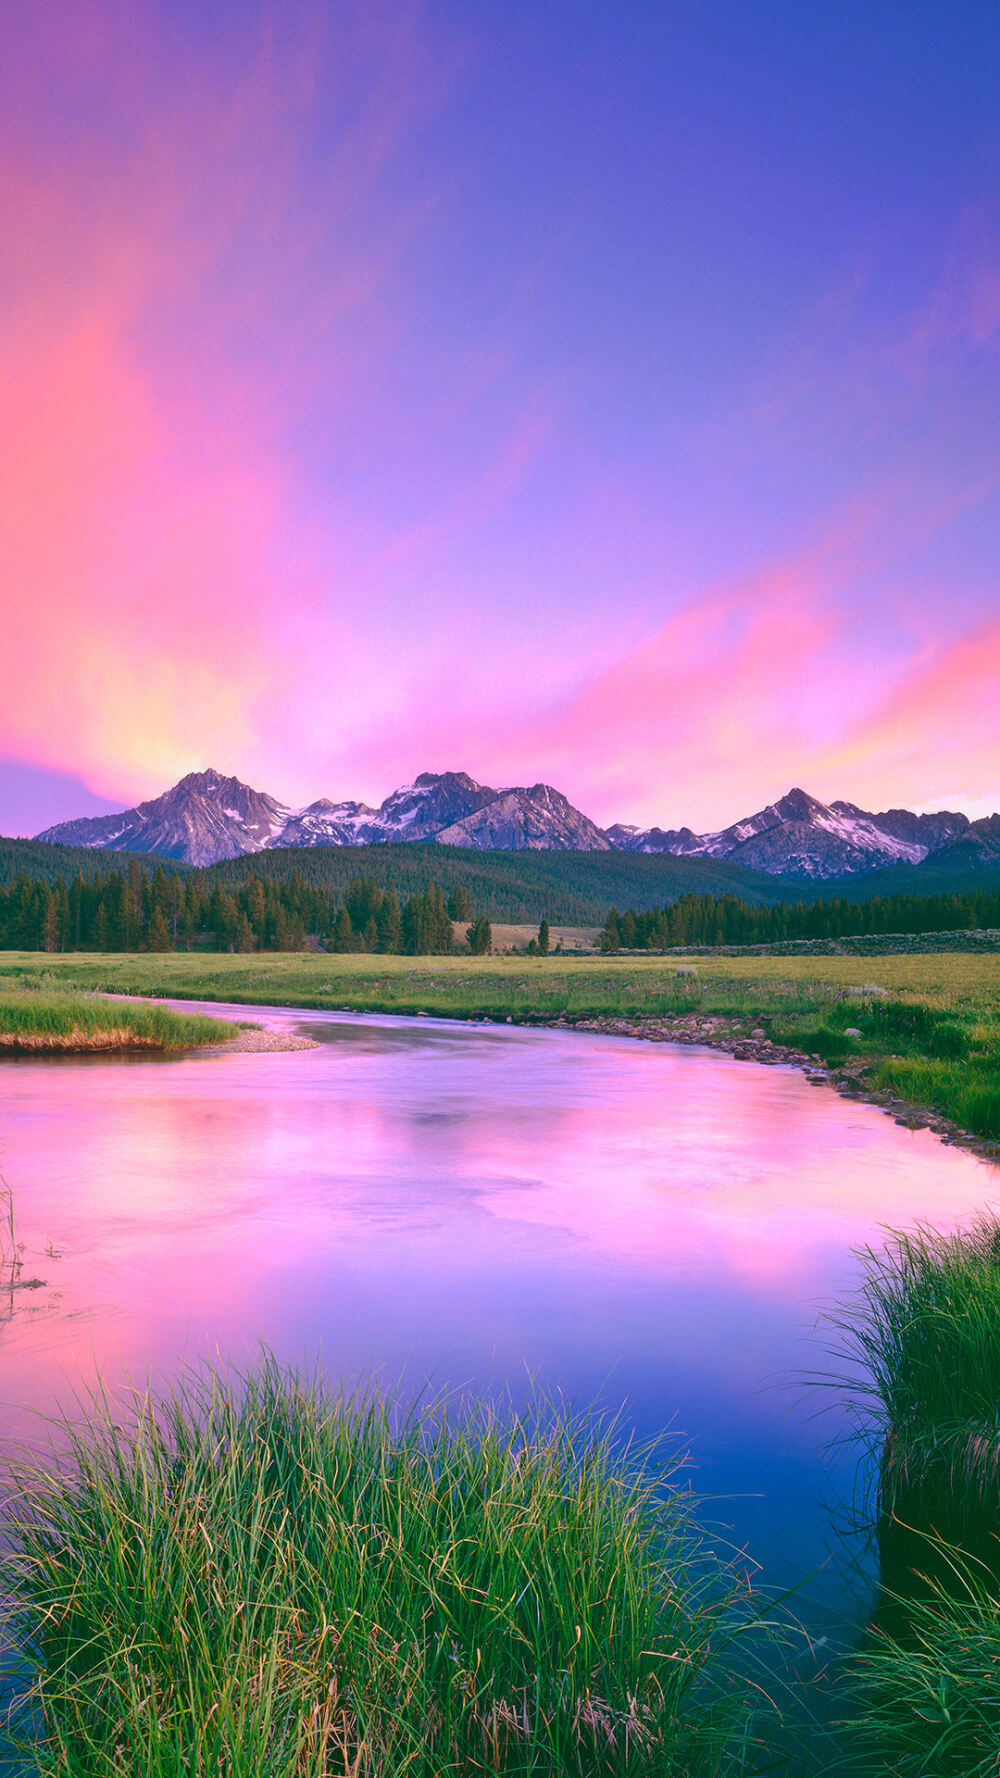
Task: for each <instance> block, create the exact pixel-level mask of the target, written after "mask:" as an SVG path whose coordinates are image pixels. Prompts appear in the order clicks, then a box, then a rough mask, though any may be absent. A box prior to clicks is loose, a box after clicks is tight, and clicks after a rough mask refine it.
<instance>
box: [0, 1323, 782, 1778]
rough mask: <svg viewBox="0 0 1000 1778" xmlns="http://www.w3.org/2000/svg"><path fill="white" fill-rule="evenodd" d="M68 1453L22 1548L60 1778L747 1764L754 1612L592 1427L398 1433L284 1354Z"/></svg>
mask: <svg viewBox="0 0 1000 1778" xmlns="http://www.w3.org/2000/svg"><path fill="white" fill-rule="evenodd" d="M66 1433H67V1439H68V1448H69V1456H68V1458H67V1460H66V1461H65V1462H64V1463H62V1464H60V1465H59V1466H53V1467H52V1468H51V1469H50V1471H49V1472H47V1473H40V1472H38V1471H37V1470H22V1471H21V1472H20V1473H19V1475H18V1477H17V1490H16V1501H17V1504H16V1505H15V1506H14V1507H13V1508H11V1509H10V1512H9V1515H8V1524H7V1526H6V1528H5V1530H6V1535H7V1537H8V1539H9V1540H10V1543H11V1550H12V1553H11V1555H10V1556H9V1558H8V1559H7V1561H6V1564H5V1573H4V1576H3V1584H4V1589H5V1591H7V1592H8V1593H9V1595H10V1597H11V1599H12V1601H13V1604H12V1608H11V1616H10V1623H9V1628H8V1635H9V1638H10V1642H11V1646H13V1647H16V1648H17V1649H19V1650H21V1651H24V1652H26V1653H27V1654H28V1656H29V1657H30V1658H31V1659H32V1660H33V1661H34V1662H35V1664H36V1666H37V1681H36V1686H35V1693H34V1698H35V1703H36V1706H37V1707H39V1708H40V1711H41V1716H42V1719H43V1721H44V1738H43V1740H42V1743H41V1746H40V1749H39V1750H38V1755H37V1756H38V1759H39V1769H40V1771H41V1772H43V1773H47V1774H55V1773H60V1774H62V1773H73V1774H84V1773H86V1774H87V1778H104V1775H108V1778H110V1775H111V1774H114V1775H115V1778H126V1774H127V1775H128V1778H132V1775H133V1774H136V1773H143V1774H144V1775H147V1778H159V1775H161V1774H164V1775H165V1774H170V1775H171V1778H174V1775H177V1778H179V1775H180V1774H181V1773H185V1774H188V1773H190V1774H204V1775H205V1778H208V1774H212V1778H216V1775H217V1774H225V1775H226V1778H261V1775H262V1774H267V1778H292V1774H296V1778H303V1775H311V1778H320V1775H321V1774H323V1775H327V1778H332V1775H333V1774H338V1775H344V1774H354V1775H356V1778H404V1775H406V1778H437V1775H438V1774H444V1773H454V1774H456V1775H457V1774H463V1775H464V1774H473V1773H479V1774H501V1773H502V1774H529V1773H531V1774H539V1778H541V1775H542V1774H544V1775H545V1778H553V1775H554V1774H557V1773H558V1774H567V1775H569V1774H580V1775H581V1778H582V1775H583V1774H594V1775H597V1774H601V1775H608V1778H611V1775H624V1774H626V1773H627V1774H630V1775H631V1774H650V1775H652V1774H654V1773H655V1774H657V1775H658V1778H662V1775H664V1774H673V1775H674V1778H697V1775H705V1778H708V1775H709V1774H712V1775H713V1778H717V1775H720V1774H723V1773H732V1774H736V1773H741V1772H746V1771H748V1770H750V1769H751V1762H752V1752H751V1739H752V1737H751V1731H750V1719H751V1717H752V1716H753V1714H754V1709H753V1704H752V1697H751V1692H750V1689H749V1687H748V1685H747V1684H746V1682H745V1681H743V1680H741V1679H739V1678H738V1677H737V1671H738V1667H739V1662H738V1659H737V1657H736V1654H735V1652H734V1642H735V1640H737V1639H738V1637H739V1632H740V1629H741V1628H744V1629H745V1628H746V1627H747V1626H748V1625H750V1624H752V1623H753V1621H754V1611H753V1603H752V1600H751V1598H750V1595H749V1591H748V1588H747V1586H746V1585H745V1583H743V1582H742V1581H739V1580H738V1579H736V1578H735V1577H734V1575H733V1574H731V1573H730V1572H729V1571H728V1570H727V1569H725V1568H724V1567H722V1566H720V1564H719V1563H718V1562H717V1561H716V1560H715V1559H714V1558H713V1557H712V1556H711V1554H710V1552H709V1551H708V1550H707V1549H706V1548H705V1547H704V1546H703V1545H702V1544H701V1543H700V1542H699V1540H698V1538H697V1536H696V1534H695V1532H694V1529H693V1525H692V1519H691V1501H690V1498H689V1497H688V1496H687V1495H686V1494H685V1493H684V1492H683V1491H678V1490H677V1489H676V1488H675V1487H673V1486H672V1483H673V1480H674V1479H675V1478H672V1477H668V1478H667V1485H665V1484H664V1480H663V1477H662V1476H657V1475H655V1474H654V1472H653V1471H652V1470H650V1469H649V1468H648V1467H647V1466H646V1465H645V1464H644V1463H643V1462H642V1461H640V1460H638V1459H637V1458H635V1457H632V1458H630V1457H629V1456H628V1455H627V1454H623V1453H622V1452H620V1451H617V1450H616V1449H615V1447H614V1441H613V1439H612V1438H611V1437H610V1436H609V1435H608V1434H607V1433H606V1432H602V1431H601V1430H600V1429H599V1428H595V1427H588V1426H587V1425H581V1424H576V1423H574V1422H573V1421H572V1419H570V1418H569V1417H567V1415H566V1414H565V1413H563V1412H561V1411H559V1410H555V1409H553V1410H549V1409H546V1408H544V1407H536V1408H535V1409H534V1410H532V1411H531V1412H530V1413H529V1414H528V1415H526V1416H520V1417H518V1416H512V1417H510V1418H509V1419H500V1418H497V1417H495V1416H494V1415H493V1414H491V1413H490V1412H489V1411H488V1410H487V1409H486V1408H484V1407H480V1408H477V1409H475V1410H473V1412H472V1413H471V1417H469V1418H465V1419H454V1418H452V1417H451V1416H450V1414H449V1413H448V1412H447V1410H446V1409H444V1408H440V1407H438V1408H435V1409H433V1410H431V1409H425V1410H423V1411H420V1412H417V1413H414V1414H411V1415H409V1416H408V1417H407V1416H404V1417H403V1418H402V1419H400V1418H399V1416H398V1415H395V1414H394V1412H393V1410H392V1408H391V1406H390V1405H387V1404H385V1403H383V1402H380V1401H378V1400H376V1399H375V1398H370V1399H367V1398H366V1399H360V1398H358V1399H352V1398H345V1397H340V1396H333V1395H330V1394H329V1393H328V1392H327V1391H326V1390H325V1389H324V1387H323V1386H322V1385H321V1384H320V1383H318V1382H317V1381H316V1380H308V1379H304V1378H302V1377H301V1376H299V1375H296V1374H293V1373H290V1372H286V1371H283V1370H282V1369H280V1368H279V1366H278V1365H277V1364H276V1363H275V1362H274V1360H273V1359H270V1358H265V1359H264V1360H263V1361H262V1363H261V1364H260V1365H259V1367H258V1368H256V1369H255V1370H254V1371H253V1372H252V1373H251V1374H250V1375H249V1376H246V1377H237V1376H235V1375H230V1374H221V1375H220V1374H218V1373H215V1374H212V1373H207V1374H199V1375H198V1376H196V1377H194V1378H192V1377H189V1378H188V1379H187V1381H186V1382H185V1383H184V1384H183V1385H182V1387H181V1388H180V1390H179V1391H178V1392H177V1393H176V1394H175V1395H173V1396H171V1397H169V1398H167V1399H165V1400H162V1401H158V1402H154V1401H151V1400H148V1399H136V1400H134V1401H133V1402H132V1403H131V1407H130V1409H129V1412H128V1413H127V1414H126V1415H125V1416H124V1417H122V1416H119V1415H118V1414H116V1413H115V1412H114V1411H113V1409H112V1406H111V1405H110V1403H109V1402H108V1401H107V1400H106V1399H103V1398H99V1399H98V1400H97V1401H96V1402H95V1403H94V1404H93V1413H92V1415H91V1416H89V1417H88V1423H87V1425H86V1426H85V1428H84V1429H83V1430H82V1431H81V1430H72V1429H71V1428H67V1429H66Z"/></svg>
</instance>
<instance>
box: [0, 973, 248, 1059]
mask: <svg viewBox="0 0 1000 1778" xmlns="http://www.w3.org/2000/svg"><path fill="white" fill-rule="evenodd" d="M233 1034H234V1033H233V1027H232V1026H231V1025H229V1024H227V1023H226V1021H225V1020H223V1019H213V1018H208V1017H206V1016H205V1015H204V1014H202V1013H179V1012H174V1011H173V1009H172V1008H171V1007H168V1006H147V1005H143V1004H142V1003H136V1002H134V1001H131V1002H130V1001H116V1000H111V999H109V998H108V997H107V996H105V995H102V994H86V993H67V992H65V990H60V989H59V988H51V987H46V988H44V989H41V990H38V989H35V988H33V987H31V986H27V985H26V986H22V987H18V988H10V987H5V988H4V989H3V991H2V992H0V1054H2V1053H3V1051H4V1050H5V1049H7V1050H14V1051H18V1050H21V1051H27V1052H35V1051H42V1052H44V1051H45V1050H46V1049H51V1050H57V1051H58V1050H64V1051H73V1050H84V1051H85V1050H97V1049H157V1050H179V1049H187V1048H190V1047H192V1046H194V1045H197V1044H205V1043H224V1042H225V1040H226V1039H227V1038H228V1037H231V1036H233Z"/></svg>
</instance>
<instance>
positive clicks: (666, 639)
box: [0, 0, 1000, 833]
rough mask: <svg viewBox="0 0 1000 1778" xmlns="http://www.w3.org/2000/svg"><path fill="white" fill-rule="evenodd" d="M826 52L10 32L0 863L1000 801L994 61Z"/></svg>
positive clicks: (488, 23) (833, 39) (842, 29)
mask: <svg viewBox="0 0 1000 1778" xmlns="http://www.w3.org/2000/svg"><path fill="white" fill-rule="evenodd" d="M846 17H847V18H848V20H853V25H852V26H850V27H848V26H847V25H845V14H844V11H843V9H841V8H833V9H830V10H829V11H823V10H815V9H805V10H801V9H798V8H794V7H790V6H788V5H787V4H778V3H777V0H765V3H764V4H762V5H760V6H755V7H753V8H747V9H740V8H732V7H730V6H725V5H723V4H721V0H719V3H718V4H716V3H714V0H710V3H709V4H707V5H705V6H703V7H699V8H688V7H684V6H681V7H663V6H659V5H652V4H651V5H646V4H639V5H637V6H634V7H628V8H625V9H617V8H610V9H607V8H599V7H591V6H586V5H585V6H583V7H582V8H581V7H580V6H579V5H578V4H570V0H556V3H555V4H553V5H551V6H546V7H540V8H535V7H526V8H523V9H521V8H514V9H501V10H500V11H497V10H496V9H494V8H492V7H489V6H486V5H485V4H480V3H479V0H472V3H471V4H469V3H468V0H463V3H461V4H459V3H458V0H427V4H419V3H418V0H374V3H372V0H365V3H362V0H356V3H355V0H345V3H343V4H338V5H336V6H330V5H326V4H310V3H309V0H288V3H287V4H285V5H281V6H278V5H276V4H274V5H272V4H270V3H269V0H248V4H246V5H245V6H242V7H239V8H233V7H229V6H226V5H223V4H218V3H215V4H212V3H210V4H208V5H195V4H193V0H180V3H179V4H174V5H171V6H167V5H165V4H153V3H152V0H128V3H126V0H40V3H39V4H37V5H34V6H32V7H30V8H14V9H10V10H9V11H8V15H7V17H6V19H5V22H4V24H3V26H2V27H0V47H2V54H0V180H2V187H3V212H4V228H3V235H2V242H0V270H2V279H0V286H2V288H0V560H2V578H0V588H2V591H0V601H2V620H3V628H2V638H3V641H2V652H0V661H2V692H3V695H2V698H0V831H3V832H8V833H10V832H34V831H36V830H37V829H39V828H40V827H42V826H43V825H45V824H46V823H48V822H50V821H53V820H56V819H59V818H64V817H67V816H71V815H77V814H85V813H88V812H91V811H95V812H96V811H99V810H101V809H102V808H105V807H108V806H115V807H120V806H122V805H124V804H126V803H131V802H133V801H135V800H137V799H139V798H141V797H146V796H151V795H155V794H157V793H158V792H159V791H161V790H162V789H163V788H164V787H165V786H166V785H167V784H169V783H171V782H172V781H173V780H174V779H176V778H177V777H179V776H180V775H181V774H182V773H184V772H186V771H189V770H192V769H196V768H200V767H202V766H205V765H207V764H212V765H214V766H216V767H218V768H219V769H221V770H223V771H228V772H234V773H236V774H238V775H239V776H240V777H241V778H243V779H245V780H246V781H248V782H250V783H252V784H255V785H259V786H261V787H263V788H265V789H267V790H270V791H272V792H273V793H275V794H276V795H278V796H281V797H284V798H286V799H287V800H289V801H290V802H293V803H302V802H306V801H310V800H312V799H313V798H315V797H318V796H321V795H327V796H331V797H334V798H339V797H345V796H356V797H364V798H366V799H368V800H370V801H374V802H378V801H380V800H381V798H382V797H383V796H384V795H385V794H386V793H387V792H388V791H389V790H391V789H392V788H393V787H394V786H395V785H397V784H399V783H404V782H407V781H408V780H410V779H412V778H413V777H414V775H415V774H416V773H417V772H419V771H422V770H428V769H430V770H445V769H448V768H454V769H462V770H466V771H469V772H471V773H473V775H475V776H476V777H478V778H480V779H482V780H483V781H484V782H487V783H491V784H506V783H525V782H527V783H531V782H534V781H535V780H537V779H540V778H541V779H545V780H547V781H550V782H552V783H554V784H556V785H557V786H558V787H559V788H560V789H561V790H563V791H564V792H565V793H566V794H567V795H568V796H569V797H570V798H571V799H572V801H573V802H574V803H575V804H577V805H578V806H579V807H581V808H582V809H584V810H585V811H586V812H587V813H588V814H589V815H591V816H593V817H594V818H595V819H596V820H598V821H600V822H604V823H607V822H612V821H617V820H620V821H635V822H643V823H648V822H659V823H661V824H663V825H676V824H679V823H681V822H688V823H691V824H693V825H696V826H699V827H700V828H701V829H705V828H707V827H711V826H713V825H721V824H723V823H725V822H728V821H731V820H733V819H734V818H736V817H737V816H739V815H742V814H745V813H747V812H749V811H750V810H751V809H753V808H756V807H759V806H761V805H762V804H764V803H766V802H767V801H769V800H770V799H771V798H773V797H774V796H776V795H780V794H781V793H782V792H783V791H785V790H787V789H788V788H789V786H790V784H792V783H801V784H804V785H806V787H807V788H808V789H809V790H811V791H813V792H814V793H815V794H816V795H818V796H820V797H824V798H833V797H843V798H848V799H850V800H852V801H855V802H858V803H861V804H862V805H864V806H866V807H869V808H884V807H886V806H888V805H892V804H900V803H903V804H907V805H908V806H911V807H912V806H920V807H938V806H950V807H956V806H957V807H964V808H966V809H968V810H969V811H970V812H972V813H983V812H985V811H987V810H988V809H992V808H993V807H995V806H996V805H997V804H998V803H1000V772H998V766H997V760H998V744H1000V697H998V696H997V692H996V687H997V681H998V676H1000V582H998V559H1000V552H998V538H1000V208H998V207H997V202H996V196H995V194H996V191H997V190H998V189H1000V186H998V174H1000V131H998V129H997V121H996V85H995V80H996V67H997V52H998V50H1000V14H998V13H997V11H996V10H995V9H991V8H982V9H972V8H970V9H968V10H967V11H966V12H965V13H964V17H963V30H962V32H961V33H956V32H954V31H953V29H952V17H951V15H950V14H949V12H948V10H947V9H945V8H933V7H932V8H929V9H923V8H921V9H909V8H900V9H895V8H889V7H885V8H879V7H876V8H874V9H861V8H858V9H854V8H851V7H849V8H848V9H847V14H846ZM779 51H780V53H779ZM890 71H891V78H890V77H889V76H890Z"/></svg>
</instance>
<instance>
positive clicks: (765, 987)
mask: <svg viewBox="0 0 1000 1778" xmlns="http://www.w3.org/2000/svg"><path fill="white" fill-rule="evenodd" d="M692 970H693V971H694V973H693V974H692V973H690V972H691V971H692ZM681 971H683V973H681ZM26 982H36V983H38V984H40V985H42V986H44V987H47V988H63V989H65V988H74V989H81V988H82V989H87V990H101V989H107V990H110V991H113V992H117V993H131V994H162V995H173V996H177V997H180V998H182V999H199V1000H223V1001H236V1002H243V1003H253V1002H260V1003H268V1004H271V1005H278V1006H302V1007H321V1008H343V1009H347V1010H356V1011H372V1012H399V1013H414V1012H425V1013H437V1014H440V1015H442V1016H446V1017H452V1018H483V1017H487V1018H493V1019H504V1018H511V1019H514V1020H519V1019H523V1020H532V1019H553V1018H558V1017H560V1016H562V1015H566V1016H567V1017H569V1018H571V1019H572V1018H587V1017H595V1016H596V1017H610V1018H626V1019H635V1020H640V1019H643V1018H650V1017H657V1016H659V1015H670V1014H677V1013H696V1014H702V1015H705V1016H715V1017H722V1018H726V1019H728V1020H730V1021H732V1023H733V1026H734V1028H735V1029H737V1030H746V1031H750V1030H752V1029H755V1028H763V1029H765V1030H766V1031H767V1034H768V1036H770V1037H771V1038H772V1039H773V1040H774V1041H775V1042H776V1043H784V1044H789V1045H792V1046H793V1047H795V1048H797V1049H801V1050H805V1051H807V1052H808V1053H809V1054H812V1055H816V1056H819V1057H821V1058H822V1059H823V1060H824V1061H825V1062H827V1063H829V1064H830V1065H837V1064H850V1065H851V1066H855V1067H859V1068H861V1069H864V1070H867V1073H866V1074H865V1076H864V1078H865V1080H866V1082H867V1083H868V1084H870V1085H872V1086H874V1087H877V1088H884V1089H886V1090H888V1091H891V1092H893V1093H895V1094H896V1095H897V1096H898V1097H899V1098H900V1099H902V1100H903V1101H904V1102H905V1103H907V1104H910V1105H913V1106H920V1107H929V1108H932V1109H934V1110H936V1111H938V1112H940V1113H941V1114H942V1115H943V1116H946V1117H950V1118H953V1119H954V1120H955V1122H957V1123H959V1124H961V1125H962V1127H963V1128H965V1129H967V1130H970V1131H972V1132H973V1133H974V1134H975V1135H978V1136H981V1137H984V1138H986V1139H989V1140H993V1139H997V1138H1000V956H997V955H995V954H986V955H981V954H980V955H977V954H974V953H967V952H937V953H933V954H927V955H918V956H891V957H879V958H871V957H867V958H858V957H808V958H806V957H738V958H734V957H699V958H698V960H697V963H696V964H691V963H684V964H678V963H676V962H675V961H674V960H673V959H669V958H661V957H648V958H646V957H634V956H633V957H546V958H534V957H505V956H500V957H468V956H464V957H375V956H368V955H361V956H356V955H346V956H330V955H322V954H303V953H288V954H285V953H281V954H256V955H250V956H225V955H220V954H218V953H215V952H213V953H211V954H206V953H203V954H197V953H179V952H174V953H164V954H162V955H159V954H158V955H151V954H129V955H108V954H103V953H102V954H100V955H90V956H88V955H85V954H82V953H71V954H69V955H66V956H55V957H51V956H43V955H40V954H39V953H38V952H22V953H15V952H4V953H2V954H0V993H2V992H3V989H4V986H5V984H10V985H16V984H23V983H26ZM852 1031H856V1032H858V1033H859V1035H857V1036H851V1035H848V1033H849V1032H852Z"/></svg>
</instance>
